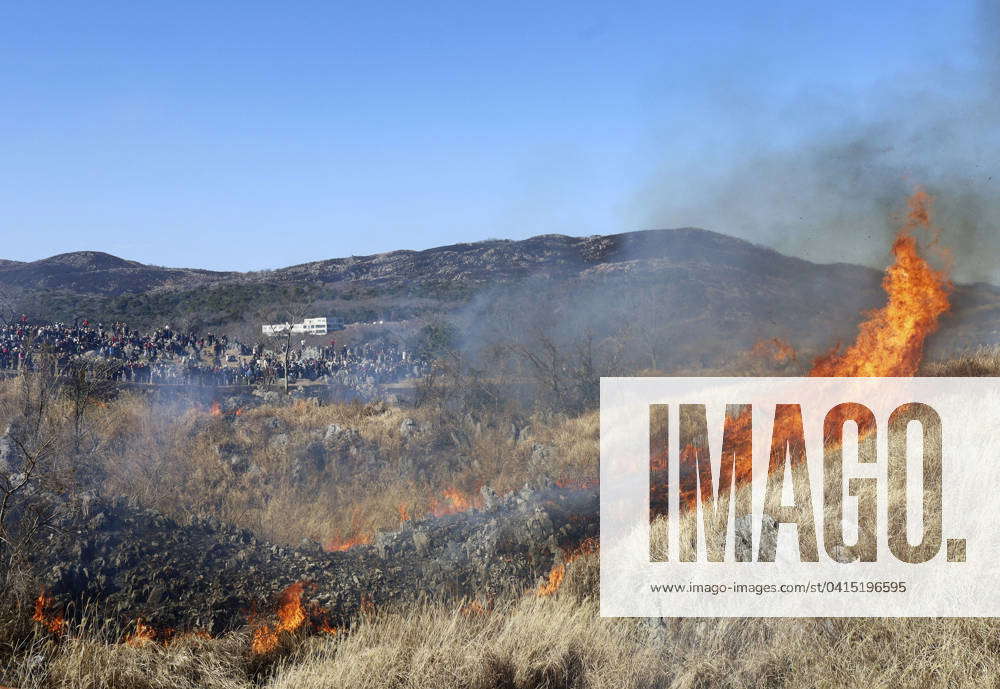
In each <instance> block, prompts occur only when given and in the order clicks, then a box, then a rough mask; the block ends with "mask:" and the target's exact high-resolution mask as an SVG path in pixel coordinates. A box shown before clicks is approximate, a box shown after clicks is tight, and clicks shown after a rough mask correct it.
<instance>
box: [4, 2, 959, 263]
mask: <svg viewBox="0 0 1000 689" xmlns="http://www.w3.org/2000/svg"><path fill="white" fill-rule="evenodd" d="M976 21H977V14H976V6H975V5H974V4H971V3H964V2H950V3H941V2H933V3H931V2H906V3H904V2H893V3H868V2H838V3H805V2H782V1H779V2H767V3H746V2H717V3H675V2H658V3H580V2H573V3H570V2H562V1H553V2H547V3H516V2H504V3H478V2H467V1H466V2H454V3H444V2H442V3H434V2H429V3H403V2H399V3H385V2H364V3H361V2H358V3H343V2H333V1H327V2H316V3H305V2H291V3H255V2H238V3H237V2H210V3H206V2H197V3H195V2H185V1H180V0H175V1H173V2H162V3H135V2H120V3H114V2H94V3H90V2H87V3H84V2H74V3H58V2H56V3H16V2H8V3H4V4H3V5H2V6H0V93H2V98H3V107H2V108H0V152H2V158H0V159H2V165H0V232H2V235H0V236H2V237H3V242H2V246H0V257H2V258H9V259H17V260H34V259H38V258H42V257H45V256H49V255H52V254H56V253H61V252H65V251H74V250H83V249H95V250H103V251H108V252H110V253H114V254H117V255H120V256H123V257H126V258H131V259H136V260H140V261H143V262H150V263H157V264H161V265H178V266H192V267H208V268H218V269H240V270H249V269H259V268H272V267H279V266H283V265H289V264H293V263H300V262H304V261H309V260H316V259H320V258H330V257H337V256H346V255H352V254H356V255H358V254H369V253H377V252H380V251H388V250H392V249H399V248H412V249H419V248H426V247H430V246H436V245H441V244H449V243H454V242H460V241H476V240H480V239H485V238H490V237H504V238H515V239H517V238H523V237H527V236H531V235H535V234H542V233H549V232H556V233H565V234H578V235H584V234H595V233H611V232H622V231H628V230H634V229H643V228H646V227H651V226H654V225H656V226H675V225H681V224H696V225H701V226H704V227H708V228H709V229H714V230H718V231H721V232H729V233H734V234H740V235H742V236H747V237H748V238H751V239H758V240H759V241H764V242H767V243H770V244H772V245H777V246H779V248H788V247H787V246H786V245H789V242H788V241H785V240H790V238H787V237H785V236H784V234H782V235H781V236H778V237H777V238H776V237H775V236H773V233H772V234H771V235H769V234H768V233H767V232H761V231H760V230H759V229H755V228H754V227H750V226H748V227H723V226H715V225H713V223H716V224H718V223H725V222H729V221H727V220H726V219H725V217H721V216H717V215H714V214H713V213H709V212H704V213H701V215H704V218H702V217H701V215H699V210H698V209H699V208H702V209H704V208H705V207H706V206H705V205H704V204H700V203H693V204H688V203H685V200H686V199H693V198H696V197H699V195H700V194H701V193H702V190H703V188H704V186H705V185H706V184H709V183H710V181H711V180H713V179H715V178H719V177H724V176H725V174H726V173H727V172H728V170H727V168H728V167H730V166H731V164H732V163H733V161H735V160H737V159H744V160H745V159H746V158H747V156H748V155H750V156H752V155H753V154H754V153H755V152H756V151H758V150H760V151H772V150H775V149H781V148H782V147H788V148H795V147H796V146H801V145H803V140H804V139H803V137H808V136H810V135H811V133H814V132H816V131H824V130H825V128H828V127H836V126H838V124H839V123H840V121H841V120H842V119H843V118H844V117H845V115H844V112H845V111H844V107H846V105H845V104H847V105H849V113H850V114H849V115H847V117H856V118H862V119H863V118H864V117H866V108H867V107H868V101H869V99H870V94H871V93H872V92H873V89H874V90H876V91H878V90H879V89H880V84H881V85H885V84H889V85H891V84H893V83H895V81H894V80H895V79H896V77H897V75H907V76H906V78H907V79H910V80H912V79H913V75H914V74H921V73H932V74H934V75H937V74H939V71H938V70H940V69H941V68H942V66H943V65H947V66H948V68H949V69H950V68H954V69H957V70H963V69H965V68H966V67H968V66H969V65H971V64H972V62H973V61H974V60H975V59H976V58H975V51H974V48H975V45H974V44H975V40H976V39H975V36H976ZM925 69H926V72H925V71H924V70H925ZM934 78H936V77H933V78H931V79H929V83H927V84H925V85H924V87H926V88H930V89H933V88H934V86H935V84H934ZM918 81H919V79H918ZM958 81H960V80H958ZM970 88H974V86H970ZM817 104H820V105H817ZM872 107H873V108H874V107H878V108H882V107H884V104H881V103H879V104H876V105H872ZM663 179H669V184H660V182H659V181H658V180H663ZM696 185H697V188H695V187H696ZM661 191H662V195H661V196H659V197H658V194H661ZM731 224H732V223H731ZM736 224H738V223H736ZM781 232H782V233H789V232H791V233H793V234H794V232H795V230H794V228H791V229H782V230H781ZM795 242H799V240H795ZM800 253H802V252H800ZM804 253H805V254H808V251H804ZM847 258H851V256H847Z"/></svg>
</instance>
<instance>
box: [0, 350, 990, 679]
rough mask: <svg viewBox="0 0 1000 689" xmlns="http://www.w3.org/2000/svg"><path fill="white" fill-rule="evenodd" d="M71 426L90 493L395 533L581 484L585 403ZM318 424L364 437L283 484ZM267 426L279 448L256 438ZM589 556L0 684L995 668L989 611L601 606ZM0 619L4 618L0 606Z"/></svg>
mask: <svg viewBox="0 0 1000 689" xmlns="http://www.w3.org/2000/svg"><path fill="white" fill-rule="evenodd" d="M997 372H1000V353H998V352H997V351H996V350H990V351H983V352H980V353H977V354H976V355H970V356H969V357H966V358H964V359H959V360H957V361H955V362H951V363H949V364H946V365H945V364H942V365H933V366H929V367H928V368H927V373H928V374H932V375H984V374H990V375H993V374H996V373H997ZM2 394H7V389H6V388H3V387H2V386H0V395H2ZM408 417H409V418H413V419H414V420H415V421H417V423H418V424H420V425H421V426H422V427H424V428H425V429H426V430H425V431H422V432H420V433H418V434H416V435H414V436H412V437H409V438H405V437H404V435H403V433H402V432H401V431H400V426H401V424H402V422H403V420H404V418H408ZM512 421H517V422H518V425H519V427H520V426H524V425H528V424H530V426H531V431H530V434H528V435H527V436H522V437H521V438H520V439H518V440H515V439H514V436H513V433H511V432H510V429H509V423H511V422H512ZM88 423H89V426H88V428H89V431H88V432H89V433H90V436H89V437H90V438H91V439H92V441H93V443H92V454H93V458H94V461H96V462H97V463H98V464H99V466H100V469H101V471H102V472H103V473H102V474H101V476H100V480H101V484H102V487H103V489H104V490H106V491H107V492H109V493H117V494H128V495H131V496H134V497H136V498H137V499H138V500H139V501H140V502H141V503H143V504H145V505H148V506H152V507H156V508H158V509H161V510H163V511H165V512H167V513H170V514H173V515H176V516H179V517H182V518H183V517H185V516H186V515H188V514H191V513H203V514H204V513H208V514H212V515H214V516H216V517H218V518H220V519H223V520H226V521H230V522H233V523H235V524H239V525H242V526H247V527H250V528H253V529H254V530H256V531H257V532H258V533H259V534H261V535H263V536H266V537H268V538H271V539H274V540H279V541H284V542H291V543H295V542H298V541H299V540H300V539H301V538H302V537H311V538H315V539H317V540H324V539H326V538H328V537H330V536H331V535H335V534H337V533H338V532H340V533H342V535H344V536H349V535H351V532H352V531H374V530H377V529H380V528H394V527H395V526H396V525H397V524H398V511H397V507H398V505H399V504H400V503H405V504H406V505H407V506H408V509H409V511H410V513H411V514H414V515H419V514H421V513H422V512H425V511H427V510H429V509H430V507H431V504H432V501H433V500H434V499H439V498H440V492H441V490H442V489H443V488H446V487H452V486H454V487H457V488H460V489H462V490H464V491H466V492H467V493H469V494H473V493H474V492H475V491H476V490H477V489H478V488H479V486H481V485H489V486H491V487H492V488H494V489H495V490H497V491H498V492H501V493H503V492H506V491H508V490H513V489H516V488H519V487H520V486H521V485H522V484H523V483H524V482H526V481H528V480H531V479H533V478H536V477H537V476H538V474H539V473H543V474H546V475H548V476H549V477H551V478H552V479H556V480H587V479H592V478H594V477H595V476H596V471H597V464H598V457H597V454H598V448H597V438H598V429H597V426H598V424H597V415H596V413H594V414H589V415H585V416H582V417H580V418H572V419H566V418H560V417H535V418H531V419H520V420H517V419H510V418H503V419H492V420H484V419H481V420H478V421H477V420H475V419H471V418H453V417H449V416H448V415H446V414H444V413H443V412H442V411H441V410H437V409H431V408H425V409H418V410H400V409H388V410H385V411H379V410H376V409H373V408H370V407H369V408H366V407H363V406H360V405H330V406H323V407H315V406H311V405H298V406H294V405H293V406H282V405H270V406H265V407H262V408H260V409H256V410H253V411H250V412H248V413H247V414H246V415H244V416H243V417H241V418H240V419H239V420H238V421H235V422H234V421H232V420H230V419H219V418H214V417H211V416H210V415H208V414H207V413H205V411H203V410H202V411H197V410H186V411H185V410H171V409H169V408H165V407H158V406H154V405H151V404H150V403H149V401H148V400H145V399H142V398H138V397H133V396H125V397H122V398H120V399H119V400H117V401H114V402H112V403H110V404H109V405H108V406H105V407H95V408H93V409H92V410H91V411H90V412H88ZM331 423H336V424H338V425H341V426H343V427H346V428H353V429H355V430H356V431H357V432H358V434H359V435H360V437H361V438H362V439H363V441H364V445H365V447H367V448H368V450H366V451H365V452H364V453H361V454H360V455H359V456H357V457H354V458H351V459H350V460H349V461H346V462H342V463H340V464H336V463H333V462H332V463H331V465H330V466H328V467H327V468H326V469H325V470H324V471H322V472H316V473H315V474H314V475H309V476H306V477H305V480H300V481H293V480H292V478H291V476H290V472H291V469H292V467H293V465H294V463H295V458H296V456H297V454H296V453H299V452H301V451H302V450H304V449H305V448H306V447H308V445H309V444H310V443H313V442H316V441H317V440H321V439H322V434H323V432H324V431H325V428H326V426H327V425H328V424H331ZM279 434H282V435H285V436H286V437H287V443H285V444H283V445H282V444H280V443H273V442H272V440H273V438H274V437H275V436H277V435H279ZM220 445H227V446H234V447H236V448H239V449H240V451H242V452H245V453H246V456H247V458H248V461H249V463H250V464H253V465H256V466H257V468H258V469H257V473H256V474H254V475H253V476H248V475H240V474H237V473H234V472H233V471H232V470H231V469H230V468H229V467H228V466H227V465H226V464H225V463H223V462H222V461H221V460H220V458H219V454H218V452H217V451H216V448H218V447H219V446H220ZM536 445H539V446H542V447H544V448H546V449H547V451H545V452H539V451H537V449H536V447H535V446H536ZM893 528H898V525H895V526H894V527H893ZM597 560H598V558H597V556H596V555H586V556H583V557H581V558H579V559H577V560H575V561H574V562H573V563H571V564H570V565H568V567H567V572H566V578H565V581H564V583H563V586H562V589H561V590H560V592H559V593H558V594H557V595H555V596H552V597H549V598H542V599H539V598H536V597H535V596H533V595H531V593H530V592H529V593H528V594H526V595H525V597H524V598H522V599H519V600H515V601H508V602H505V603H504V602H502V603H499V604H498V607H497V608H496V609H495V610H493V611H491V612H489V613H486V614H465V613H463V612H461V611H460V610H456V609H454V608H451V607H444V606H442V605H438V604H423V605H414V606H410V607H408V608H396V609H391V608H390V609H385V610H380V611H379V612H378V613H377V614H375V615H373V616H370V617H365V618H362V619H361V620H359V621H358V623H357V624H356V625H355V627H354V628H353V629H351V630H349V631H346V632H342V633H341V634H339V635H337V636H336V637H332V638H330V637H323V638H311V639H303V638H292V639H287V640H286V647H287V648H288V649H289V653H288V654H287V655H285V656H284V657H283V658H282V659H280V660H279V661H277V663H276V664H272V665H266V664H261V663H260V662H259V661H255V660H254V659H252V658H251V657H250V656H249V652H248V647H249V640H248V638H247V636H246V635H245V634H233V635H230V636H227V637H225V638H222V639H211V640H207V639H195V638H192V639H188V640H185V641H183V642H180V643H175V644H171V645H169V646H162V645H155V644H151V645H147V646H144V647H141V648H131V647H128V646H124V645H122V644H120V643H119V642H118V641H117V639H112V638H110V637H109V636H108V635H104V634H102V633H101V632H100V630H86V631H83V632H79V633H76V634H74V635H71V636H70V638H67V639H64V640H62V641H60V642H52V641H50V640H46V639H44V638H43V637H36V638H35V639H33V640H30V641H26V642H22V644H21V647H20V648H19V649H18V651H17V652H16V653H14V654H13V655H7V656H6V657H5V659H3V660H0V684H2V683H7V684H10V685H12V686H15V687H19V688H20V689H42V688H43V687H73V688H74V689H90V688H91V687H93V688H95V689H96V688H97V687H110V688H113V689H126V688H128V689H132V688H141V689H146V688H149V689H154V688H155V689H161V688H163V689H165V688H167V687H210V688H213V689H215V688H218V689H230V688H232V689H236V688H239V689H243V688H247V689H249V688H250V687H255V686H256V687H260V686H264V687H271V688H273V689H287V688H290V687H296V688H299V687H303V688H305V689H312V688H317V689H318V688H319V687H323V688H330V689H333V688H338V687H344V688H345V689H346V688H350V689H354V688H360V689H364V688H366V687H373V688H374V687H406V688H409V689H424V688H427V689H430V688H432V687H433V688H434V689H439V688H441V689H449V688H452V687H454V688H459V687H462V688H481V689H494V688H495V689H507V688H513V687H517V688H524V689H528V688H534V687H549V688H553V689H558V688H560V687H567V688H568V687H678V688H680V687H684V688H695V687H733V688H737V687H739V688H751V687H754V688H757V687H788V688H790V689H797V688H806V687H848V686H865V687H928V686H949V687H982V686H994V685H995V684H996V678H997V677H1000V648H998V639H1000V625H998V623H997V621H996V620H993V619H969V620H955V619H862V618H857V619H664V620H662V621H652V622H653V623H652V624H651V623H650V622H649V621H645V620H612V619H604V618H601V617H600V616H599V614H598V609H597V603H596V587H597V572H598V567H597ZM0 626H3V628H4V629H3V631H6V630H7V629H11V630H13V628H14V627H15V626H21V625H15V624H14V622H13V620H12V619H4V620H3V621H2V622H0ZM18 634H20V635H21V636H22V637H23V636H24V634H23V633H22V632H21V631H19V632H18ZM14 636H17V634H15V635H14ZM32 659H35V660H32ZM3 663H5V665H4V664H3Z"/></svg>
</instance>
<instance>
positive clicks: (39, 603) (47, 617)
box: [31, 591, 66, 635]
mask: <svg viewBox="0 0 1000 689" xmlns="http://www.w3.org/2000/svg"><path fill="white" fill-rule="evenodd" d="M50 607H52V598H51V597H50V596H47V595H45V591H42V592H41V593H39V594H38V598H36V599H35V614H34V615H32V616H31V619H32V620H34V621H35V622H37V623H38V624H40V625H42V626H43V627H45V629H47V630H48V631H49V632H51V633H53V634H57V635H58V634H62V633H63V631H65V627H66V620H65V619H63V616H62V615H61V614H58V613H56V614H51V613H48V612H47V610H48V608H50Z"/></svg>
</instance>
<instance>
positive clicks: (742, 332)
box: [0, 228, 1000, 367]
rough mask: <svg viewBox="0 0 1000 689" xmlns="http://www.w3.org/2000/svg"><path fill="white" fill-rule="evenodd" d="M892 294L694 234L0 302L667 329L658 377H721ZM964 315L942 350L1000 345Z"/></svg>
mask: <svg viewBox="0 0 1000 689" xmlns="http://www.w3.org/2000/svg"><path fill="white" fill-rule="evenodd" d="M880 283H881V273H880V272H879V271H876V270H872V269H869V268H865V267H861V266H857V265H849V264H817V263H812V262H809V261H806V260H803V259H799V258H795V257H791V256H786V255H783V254H780V253H778V252H776V251H774V250H771V249H768V248H765V247H762V246H758V245H754V244H752V243H749V242H746V241H743V240H740V239H736V238H733V237H729V236H726V235H723V234H719V233H715V232H710V231H706V230H700V229H693V228H681V229H674V230H651V231H644V232H629V233H624V234H616V235H596V236H590V237H569V236H564V235H542V236H538V237H532V238H530V239H525V240H521V241H511V240H489V241H484V242H477V243H470V244H455V245H451V246H443V247H436V248H432V249H427V250H423V251H393V252H389V253H383V254H376V255H372V256H354V257H349V258H338V259H330V260H323V261H316V262H312V263H305V264H301V265H296V266H290V267H287V268H281V269H278V270H273V271H264V272H256V273H235V272H228V273H227V272H213V271H207V270H195V269H182V268H163V267H158V266H149V265H144V264H141V263H137V262H135V261H127V260H124V259H121V258H117V257H114V256H111V255H109V254H103V253H99V252H77V253H71V254H62V255H59V256H54V257H51V258H48V259H43V260H40V261H33V262H30V263H0V289H2V288H3V287H5V286H6V287H7V288H8V289H9V290H16V291H17V294H18V296H17V302H18V306H19V308H20V309H22V310H23V311H24V312H26V313H30V314H31V315H32V316H33V317H37V318H44V319H59V320H72V319H73V318H76V317H80V316H82V315H86V316H87V317H90V318H94V319H105V320H110V319H124V320H128V321H129V322H132V323H135V324H137V325H139V326H141V327H144V326H149V325H159V324H161V322H164V321H165V319H167V320H169V321H171V322H181V323H189V324H191V325H200V326H206V327H212V328H217V329H226V328H229V327H235V326H236V325H237V324H240V323H243V325H244V326H245V327H247V328H249V327H250V325H252V324H253V323H257V322H259V318H261V317H263V316H262V314H265V313H268V312H275V313H276V312H277V305H279V304H287V303H288V302H294V303H296V304H299V305H300V306H301V307H302V308H304V309H306V310H310V311H314V312H317V313H318V312H327V313H334V314H338V315H341V316H343V317H344V318H345V319H346V320H347V321H348V322H355V321H370V320H375V319H384V320H387V321H399V320H405V319H412V318H418V319H436V318H441V317H449V318H457V319H459V320H462V321H463V328H462V330H463V333H464V334H465V338H466V340H467V341H469V342H477V341H479V340H481V339H482V338H487V337H489V336H490V332H489V330H490V327H491V326H495V325H497V324H498V323H499V322H500V321H501V320H502V319H503V318H506V319H507V327H508V330H517V331H521V330H525V329H530V328H531V327H533V326H532V325H531V324H530V322H529V321H531V319H535V320H536V321H539V320H544V321H545V323H546V324H547V326H549V327H551V328H553V329H556V330H559V331H561V332H562V333H563V337H564V339H566V338H569V337H571V336H575V335H578V334H580V333H582V332H585V331H587V332H594V333H596V334H597V335H598V336H601V335H605V334H607V333H610V332H619V331H621V330H622V329H623V328H625V327H631V328H632V329H633V330H643V331H646V332H647V333H652V332H661V330H662V338H660V341H659V342H652V343H650V344H649V345H648V347H647V348H648V349H649V357H648V358H649V363H650V365H651V366H652V367H656V366H659V365H663V364H665V363H670V364H672V365H695V364H698V365H718V364H720V363H722V362H724V361H725V360H726V358H727V357H730V356H732V355H733V354H734V353H735V352H739V351H743V350H745V349H746V348H748V347H750V346H752V345H753V343H754V342H755V341H756V340H758V339H760V338H769V337H775V336H777V337H782V338H785V339H787V340H788V341H790V342H792V343H793V344H795V345H796V346H797V347H804V348H805V349H806V350H808V351H810V352H813V351H819V350H822V349H825V348H828V347H829V346H831V345H833V344H834V343H836V342H838V341H848V340H851V339H853V335H854V332H855V329H856V327H857V323H858V322H859V321H860V319H861V317H862V316H861V313H862V312H863V311H865V310H868V309H872V308H876V307H878V306H880V305H881V304H882V302H883V300H884V295H883V293H882V290H881V286H880ZM952 303H953V309H952V312H951V314H949V315H948V316H946V318H945V319H944V321H943V322H942V329H941V332H940V333H939V334H938V335H937V336H936V337H935V338H934V339H933V340H932V341H931V348H932V350H933V351H937V350H940V351H942V352H943V351H952V350H956V349H969V348H973V347H975V346H978V345H980V344H989V343H994V342H997V341H1000V325H998V323H1000V318H998V316H1000V289H998V288H997V287H994V286H992V285H986V284H975V285H963V286H959V287H957V289H956V291H955V293H954V295H953V299H952ZM640 325H641V326H642V327H641V328H640V327H639V326H640ZM654 325H655V327H653V326H654ZM658 349H659V350H660V351H657V350H658Z"/></svg>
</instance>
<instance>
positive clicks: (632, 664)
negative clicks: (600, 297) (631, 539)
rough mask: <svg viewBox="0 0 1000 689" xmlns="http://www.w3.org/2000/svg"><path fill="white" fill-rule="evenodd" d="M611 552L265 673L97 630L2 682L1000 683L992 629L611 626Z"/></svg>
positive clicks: (794, 623) (300, 656)
mask: <svg viewBox="0 0 1000 689" xmlns="http://www.w3.org/2000/svg"><path fill="white" fill-rule="evenodd" d="M597 559H598V558H597V556H596V555H588V556H584V557H582V558H580V559H578V560H576V561H575V562H573V563H572V564H571V565H570V566H569V568H568V572H567V579H566V583H565V584H564V587H563V589H562V590H561V591H560V592H559V593H558V594H556V595H555V596H553V597H551V598H536V597H534V596H532V595H530V594H529V595H526V596H525V597H523V598H521V599H519V600H515V601H510V602H508V603H504V604H500V605H499V606H498V607H497V608H496V609H494V610H492V611H490V612H485V613H472V614H469V613H468V612H463V610H462V609H460V608H459V609H456V608H453V607H444V606H442V605H437V604H422V605H411V606H408V607H406V608H397V609H386V610H384V611H380V612H378V613H377V614H374V615H372V616H369V617H364V618H362V619H361V620H359V622H358V624H357V625H356V626H355V627H354V628H353V629H351V630H350V631H347V632H343V633H341V634H339V635H337V636H335V637H322V638H308V639H306V638H297V639H289V640H286V642H287V643H286V646H288V647H289V648H290V650H291V652H290V653H289V654H288V655H286V656H284V658H283V659H282V660H280V661H279V662H277V663H276V664H273V665H270V666H264V667H261V666H260V665H259V663H255V661H254V660H253V659H252V658H250V656H249V655H248V646H249V639H248V638H247V636H246V635H243V634H232V635H229V636H227V637H225V638H222V639H212V640H204V639H188V640H185V641H182V642H180V643H175V644H171V645H169V646H160V645H156V644H150V645H147V646H143V647H140V648H130V647H128V646H124V645H122V644H120V643H111V642H109V641H107V640H106V639H104V638H102V636H101V634H99V633H95V632H89V633H85V634H84V635H83V636H82V637H80V638H73V639H69V640H66V641H64V642H62V643H60V644H48V645H45V646H43V645H39V647H38V649H37V653H38V654H40V655H44V658H45V660H44V662H39V663H37V664H36V665H35V666H34V667H28V666H27V665H26V664H22V666H20V667H16V668H15V667H8V668H6V672H3V671H0V677H2V678H3V680H4V681H6V682H9V683H12V684H13V685H14V686H18V687H21V688H22V689H42V688H43V687H72V688H73V689H98V688H99V687H108V688H111V689H167V688H168V687H170V688H173V687H185V688H187V687H191V688H193V687H208V688H211V689H250V687H254V686H264V687H267V688H268V689H291V688H293V687H294V688H295V689H320V688H322V689H369V688H370V689H376V688H379V689H381V688H385V687H398V688H400V689H403V688H406V689H510V688H518V689H541V688H543V687H544V688H546V689H561V688H566V689H569V688H595V689H596V688H604V687H608V688H611V687H616V688H617V687H624V688H629V687H635V688H646V687H649V688H653V687H677V688H684V689H689V688H695V687H705V688H708V687H730V688H733V689H737V688H739V689H751V688H758V687H788V688H789V689H806V688H807V687H858V686H863V687H886V688H889V687H914V688H921V687H930V686H935V687H936V686H947V687H983V686H994V679H995V678H996V677H997V676H1000V648H998V643H1000V642H998V639H1000V636H998V632H1000V626H998V624H997V622H996V621H995V620H992V619H971V620H954V619H917V620H906V619H824V618H818V619H781V618H779V619H693V618H688V619H664V620H662V621H657V620H650V621H646V620H641V619H606V618H601V617H600V616H599V614H598V610H597V603H596V597H595V590H594V588H593V586H594V583H595V582H596V570H597Z"/></svg>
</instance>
